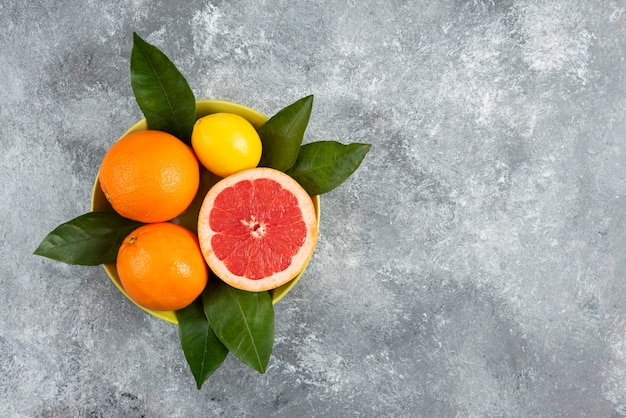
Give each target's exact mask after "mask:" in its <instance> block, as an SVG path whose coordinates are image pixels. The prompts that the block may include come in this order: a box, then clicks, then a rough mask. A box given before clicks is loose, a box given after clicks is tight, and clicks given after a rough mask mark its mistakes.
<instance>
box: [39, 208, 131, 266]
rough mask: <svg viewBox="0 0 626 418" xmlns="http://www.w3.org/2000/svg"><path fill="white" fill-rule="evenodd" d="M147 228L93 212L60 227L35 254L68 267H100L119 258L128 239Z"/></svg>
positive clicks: (105, 213) (45, 239) (106, 213)
mask: <svg viewBox="0 0 626 418" xmlns="http://www.w3.org/2000/svg"><path fill="white" fill-rule="evenodd" d="M141 225H143V224H142V223H141V222H137V221H132V220H130V219H126V218H123V217H121V216H120V215H118V214H117V213H115V212H112V211H111V212H89V213H85V214H84V215H81V216H79V217H77V218H74V219H72V220H71V221H68V222H66V223H64V224H61V225H59V226H57V227H56V228H55V229H54V231H52V232H50V233H49V234H48V235H47V236H46V237H45V238H44V239H43V241H42V242H41V244H39V247H37V249H36V250H35V252H34V254H36V255H41V256H44V257H48V258H51V259H53V260H57V261H61V262H64V263H67V264H80V265H83V266H97V265H98V264H103V263H108V262H111V261H114V260H115V259H116V258H117V251H118V250H119V248H120V245H122V242H123V241H124V238H126V236H127V235H128V234H130V233H131V232H133V231H134V230H135V229H137V228H139V227H140V226H141Z"/></svg>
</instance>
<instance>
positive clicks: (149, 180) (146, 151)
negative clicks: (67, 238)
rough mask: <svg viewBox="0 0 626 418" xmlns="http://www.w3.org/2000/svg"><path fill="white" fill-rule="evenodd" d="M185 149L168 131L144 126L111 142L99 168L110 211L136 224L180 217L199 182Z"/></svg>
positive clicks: (190, 153) (193, 160)
mask: <svg viewBox="0 0 626 418" xmlns="http://www.w3.org/2000/svg"><path fill="white" fill-rule="evenodd" d="M199 168H200V166H199V163H198V160H197V158H196V156H195V155H194V153H193V150H192V149H191V147H189V146H187V145H185V144H184V143H183V142H182V141H180V140H179V139H178V138H176V137H175V136H173V135H170V134H168V133H165V132H161V131H155V130H147V131H140V132H135V133H131V134H129V135H126V136H124V137H122V138H121V139H120V140H119V141H117V142H116V143H115V144H113V146H112V147H111V148H110V149H109V150H108V151H107V153H106V154H105V156H104V158H103V160H102V164H101V166H100V175H99V178H100V187H101V188H102V192H103V193H104V195H105V197H106V199H107V200H108V201H109V203H110V204H111V206H112V207H113V209H114V210H115V211H116V212H118V213H119V214H120V215H122V216H124V217H126V218H129V219H133V220H136V221H140V222H163V221H168V220H170V219H172V218H174V217H176V216H178V215H180V214H181V213H182V212H183V211H184V210H185V209H186V208H187V207H188V206H189V204H190V203H191V202H192V200H193V198H194V197H195V195H196V193H197V191H198V186H199V183H200V169H199Z"/></svg>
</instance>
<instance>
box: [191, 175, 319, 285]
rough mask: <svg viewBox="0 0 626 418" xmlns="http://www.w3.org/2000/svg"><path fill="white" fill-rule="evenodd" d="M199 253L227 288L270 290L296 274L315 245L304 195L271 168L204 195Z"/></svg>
mask: <svg viewBox="0 0 626 418" xmlns="http://www.w3.org/2000/svg"><path fill="white" fill-rule="evenodd" d="M198 237H199V240H200V248H201V250H202V253H203V255H204V258H205V260H206V262H207V264H208V265H209V267H210V268H211V270H212V271H213V272H214V273H215V274H216V275H217V276H218V277H219V278H220V279H222V280H223V281H224V282H226V283H228V284H229V285H231V286H233V287H235V288H238V289H242V290H248V291H253V292H259V291H263V290H269V289H274V288H276V287H278V286H281V285H283V284H285V283H287V282H288V281H290V280H291V279H293V278H294V277H295V276H297V275H298V273H300V272H301V271H302V270H303V269H304V267H305V266H306V264H307V263H308V261H309V259H310V258H311V256H312V254H313V250H314V249H315V245H316V243H317V219H316V215H315V208H314V206H313V202H312V200H311V197H310V196H309V194H308V193H307V192H306V191H305V190H304V189H303V188H302V187H301V186H300V185H299V184H298V183H297V182H296V181H295V180H294V179H292V178H291V177H290V176H288V175H287V174H284V173H282V172H280V171H277V170H274V169H271V168H253V169H249V170H244V171H241V172H239V173H236V174H234V175H231V176H229V177H226V178H224V179H222V180H220V181H219V182H218V183H217V184H215V186H213V187H212V188H211V189H210V190H209V192H208V193H207V195H206V197H205V199H204V202H203V204H202V207H201V208H200V213H199V216H198Z"/></svg>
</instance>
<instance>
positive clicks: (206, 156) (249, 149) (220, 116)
mask: <svg viewBox="0 0 626 418" xmlns="http://www.w3.org/2000/svg"><path fill="white" fill-rule="evenodd" d="M191 146H192V147H193V150H194V152H195V153H196V156H197V157H198V160H200V163H201V164H202V165H203V166H204V167H205V168H206V169H207V170H209V171H210V172H212V173H213V174H216V175H218V176H220V177H227V176H230V175H231V174H234V173H237V172H239V171H242V170H245V169H248V168H254V167H256V166H257V165H258V164H259V161H260V160H261V151H262V146H261V139H260V138H259V134H258V133H257V131H256V130H255V129H254V126H252V124H251V123H250V122H248V121H247V120H246V119H244V118H243V117H241V116H239V115H235V114H233V113H213V114H211V115H208V116H204V117H202V118H200V119H198V120H197V121H196V123H195V125H194V127H193V132H192V133H191Z"/></svg>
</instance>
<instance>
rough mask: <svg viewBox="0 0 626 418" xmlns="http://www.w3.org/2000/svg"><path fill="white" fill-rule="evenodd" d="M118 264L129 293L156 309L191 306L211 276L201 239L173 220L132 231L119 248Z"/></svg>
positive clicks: (147, 306) (138, 301)
mask: <svg viewBox="0 0 626 418" xmlns="http://www.w3.org/2000/svg"><path fill="white" fill-rule="evenodd" d="M116 267H117V274H118V275H119V277H120V282H121V283H122V287H123V288H124V290H125V291H126V293H127V294H128V296H129V297H130V298H131V299H132V300H133V301H135V302H136V303H137V304H139V305H141V306H143V307H144V308H148V309H154V310H157V311H176V310H178V309H182V308H184V307H186V306H188V305H189V304H191V302H193V301H194V300H195V299H196V298H197V297H198V296H199V295H200V293H202V291H203V290H204V287H205V286H206V283H207V279H208V267H207V265H206V263H205V261H204V258H203V256H202V252H201V250H200V244H199V242H198V238H197V237H196V235H195V234H194V233H192V232H191V231H189V230H188V229H186V228H184V227H182V226H180V225H176V224H173V223H170V222H160V223H153V224H147V225H143V226H141V227H139V228H137V229H136V230H135V231H133V232H132V233H130V234H129V235H128V236H127V237H126V238H125V239H124V242H123V243H122V245H121V247H120V249H119V252H118V255H117V261H116Z"/></svg>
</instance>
